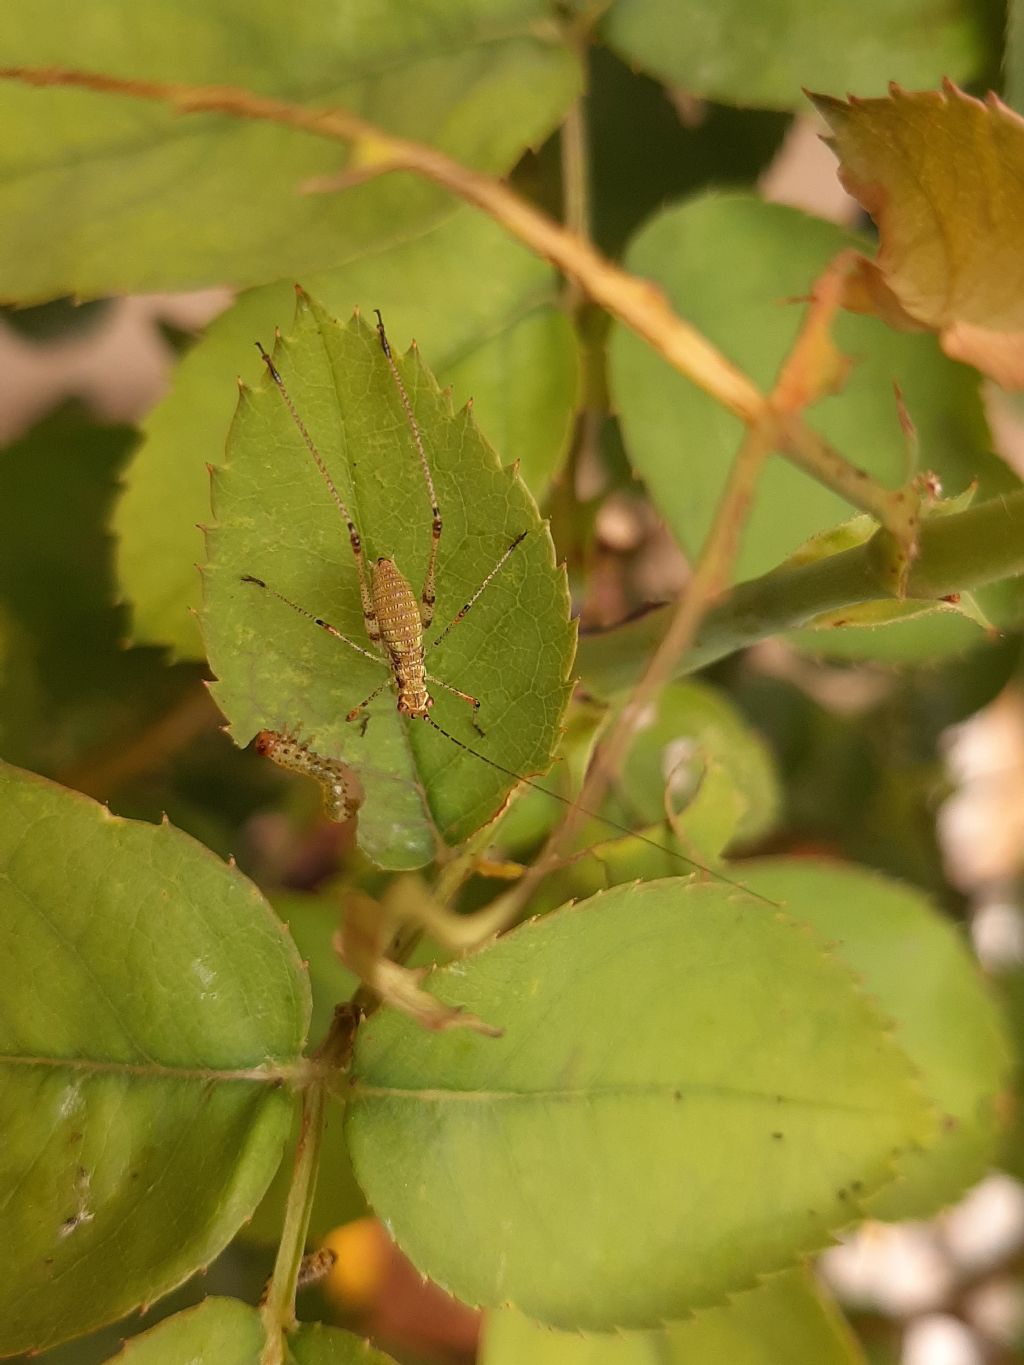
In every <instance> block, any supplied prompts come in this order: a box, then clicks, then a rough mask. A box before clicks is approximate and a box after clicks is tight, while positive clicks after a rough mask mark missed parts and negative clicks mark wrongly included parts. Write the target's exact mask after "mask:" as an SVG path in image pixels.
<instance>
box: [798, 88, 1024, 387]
mask: <svg viewBox="0 0 1024 1365" xmlns="http://www.w3.org/2000/svg"><path fill="white" fill-rule="evenodd" d="M813 98H814V103H815V105H816V106H817V108H818V110H819V111H820V112H821V113H822V114H823V115H824V117H825V119H826V120H827V122H828V124H829V126H830V127H831V129H832V131H833V133H834V135H835V136H834V138H833V139H832V142H833V146H834V149H835V151H836V154H837V155H838V156H839V158H840V179H841V180H842V181H843V184H844V185H845V186H846V188H847V189H848V190H849V191H850V193H851V194H852V195H854V196H856V198H857V199H859V200H860V202H861V203H862V204H863V205H864V207H865V208H866V209H867V211H868V212H869V213H870V214H871V216H872V217H873V218H874V220H875V222H876V224H877V226H878V235H879V242H878V255H877V259H875V260H868V259H862V260H861V261H860V269H859V271H858V272H857V273H856V274H855V275H852V276H850V277H848V279H847V281H846V298H845V303H846V306H847V307H848V308H856V309H857V310H858V311H862V312H873V313H874V312H877V313H878V315H879V316H881V317H883V318H885V319H886V321H888V322H889V323H890V324H891V325H893V326H897V327H907V328H909V329H911V330H917V329H918V328H921V327H925V328H928V329H929V330H932V331H935V332H936V333H937V334H938V336H939V340H940V341H941V343H942V348H943V350H944V351H945V352H946V353H947V355H951V356H953V357H954V359H956V360H963V361H966V362H967V363H968V364H969V365H974V366H976V367H977V368H978V369H980V370H981V371H982V372H983V373H984V374H987V375H988V376H990V378H992V379H995V380H997V381H998V382H999V383H1000V384H1004V385H1005V386H1006V387H1007V388H1012V389H1021V388H1024V270H1022V268H1021V263H1020V250H1019V226H1020V221H1021V215H1022V214H1024V187H1022V173H1024V119H1022V118H1021V117H1020V116H1019V115H1018V114H1015V113H1014V112H1013V110H1011V109H1008V108H1007V107H1006V105H1004V104H1002V103H1001V101H1000V100H999V99H997V97H996V96H995V95H990V96H989V97H988V99H987V101H985V102H982V101H981V100H978V99H974V98H973V97H972V96H969V95H966V94H964V92H963V91H962V90H958V89H957V88H956V86H955V85H953V84H952V83H951V82H950V81H948V80H947V81H945V82H944V83H943V88H942V90H941V91H937V90H919V91H906V90H901V89H900V88H899V87H898V86H897V87H893V88H892V89H891V90H890V92H889V97H888V98H887V99H873V100H865V99H852V98H851V99H850V100H849V101H848V102H847V101H846V100H839V99H834V98H832V96H830V95H815V96H814V97H813Z"/></svg>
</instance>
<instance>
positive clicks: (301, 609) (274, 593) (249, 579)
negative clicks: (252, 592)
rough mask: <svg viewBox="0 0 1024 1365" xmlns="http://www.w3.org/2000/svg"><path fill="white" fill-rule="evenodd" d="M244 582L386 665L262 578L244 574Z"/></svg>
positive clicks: (366, 655) (375, 655)
mask: <svg viewBox="0 0 1024 1365" xmlns="http://www.w3.org/2000/svg"><path fill="white" fill-rule="evenodd" d="M242 582H243V583H253V584H255V586H256V587H257V588H262V589H263V591H264V592H269V593H270V595H271V597H276V598H277V600H278V601H279V602H283V603H284V604H285V606H286V607H291V609H292V611H297V612H298V613H299V615H300V616H304V617H305V618H306V620H307V621H312V622H313V624H314V626H319V627H320V629H321V630H326V632H327V634H328V635H333V636H334V638H335V639H336V640H340V641H341V642H342V644H345V645H348V647H349V649H354V650H355V651H356V653H358V654H362V655H363V656H364V657H365V658H367V659H372V660H373V662H374V663H375V664H383V663H384V660H383V659H382V658H381V657H380V655H379V654H373V653H371V651H370V650H368V649H364V648H363V647H362V645H357V644H356V642H355V640H350V639H349V638H348V636H347V635H342V633H341V631H340V630H338V629H337V628H336V627H335V626H332V625H331V624H330V623H329V622H328V621H325V620H324V619H323V617H321V616H314V615H313V613H312V612H311V611H307V610H306V608H305V607H300V606H299V604H298V602H293V601H292V599H291V598H290V597H285V595H284V593H283V592H278V591H277V589H276V588H271V587H270V586H269V585H268V584H266V583H264V581H263V579H262V578H257V577H256V576H255V575H254V574H251V573H244V574H242Z"/></svg>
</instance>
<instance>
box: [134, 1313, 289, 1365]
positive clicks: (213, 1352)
mask: <svg viewBox="0 0 1024 1365" xmlns="http://www.w3.org/2000/svg"><path fill="white" fill-rule="evenodd" d="M265 1342H266V1336H265V1335H264V1332H263V1324H262V1322H261V1321H260V1315H259V1313H258V1312H257V1310H256V1309H255V1308H251V1307H250V1306H249V1304H247V1303H242V1302H241V1300H239V1299H221V1298H211V1299H204V1300H203V1302H202V1303H201V1304H198V1305H197V1306H196V1307H195V1308H186V1309H185V1310H184V1312H181V1313H175V1315H174V1316H173V1317H171V1318H165V1319H164V1321H163V1322H158V1323H157V1325H156V1326H155V1327H151V1328H150V1329H149V1331H148V1332H143V1333H141V1335H139V1336H137V1337H132V1338H131V1340H130V1341H126V1342H125V1344H124V1347H123V1348H122V1349H121V1350H120V1351H118V1353H117V1355H115V1356H111V1358H110V1361H111V1365H114V1362H115V1361H116V1362H118V1365H120V1362H123V1365H182V1362H184V1361H188V1362H189V1365H259V1358H260V1352H261V1351H262V1349H263V1346H264V1344H265Z"/></svg>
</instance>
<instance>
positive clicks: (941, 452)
mask: <svg viewBox="0 0 1024 1365" xmlns="http://www.w3.org/2000/svg"><path fill="white" fill-rule="evenodd" d="M850 245H863V243H862V241H861V239H859V238H857V237H855V236H853V235H851V234H849V233H847V232H844V231H843V230H842V229H840V228H838V227H835V226H834V225H833V224H830V223H824V222H821V221H819V220H816V219H813V218H810V217H807V216H806V215H804V214H802V213H799V212H797V211H796V210H794V209H789V208H784V207H781V206H780V205H776V204H766V203H763V202H761V201H759V200H756V199H753V198H751V197H748V196H744V195H708V196H704V197H702V198H698V199H693V200H691V201H689V202H688V203H684V204H680V205H677V206H675V207H673V208H670V209H667V210H666V211H665V212H664V213H662V214H660V215H659V216H658V217H657V218H655V219H653V220H652V221H651V222H650V223H649V224H648V226H647V227H646V228H645V229H644V230H643V232H642V233H641V234H640V235H639V236H638V237H637V238H636V239H635V240H634V241H633V243H632V245H631V247H630V249H629V252H628V253H627V264H628V265H629V268H630V269H631V270H633V271H635V272H636V273H638V274H640V275H643V276H646V277H652V278H654V279H656V280H657V281H658V283H659V284H661V285H662V287H664V288H665V290H666V292H667V293H668V295H669V297H670V299H672V301H673V302H674V303H676V304H677V306H678V307H679V308H680V309H682V310H683V312H684V313H685V315H686V317H687V318H688V319H689V320H690V321H692V322H693V323H694V324H695V325H696V326H697V327H699V328H700V329H701V330H702V331H703V332H705V333H706V334H707V335H708V336H710V337H711V339H712V340H713V341H715V343H716V344H717V345H718V346H719V347H721V348H722V350H723V351H724V352H725V353H726V354H727V355H728V356H730V358H732V359H733V360H735V361H737V362H738V363H739V364H740V365H741V366H742V367H743V368H744V370H746V371H747V372H748V373H749V374H750V375H751V376H752V378H753V379H755V380H756V381H757V382H758V383H759V384H760V385H762V386H763V387H764V388H765V389H768V388H770V386H771V384H772V383H773V381H774V378H775V375H776V372H777V370H778V367H779V365H780V364H781V362H782V360H783V358H784V356H785V355H786V353H787V351H788V349H789V347H790V346H791V344H792V342H793V339H794V338H795V336H796V332H797V328H798V326H799V323H800V319H801V316H802V308H801V307H800V306H799V305H796V304H793V303H786V302H785V300H787V299H794V298H796V297H800V296H804V295H806V294H807V291H808V289H809V288H810V286H811V284H812V282H813V280H814V279H815V277H816V276H817V275H818V274H819V272H820V271H821V270H822V269H823V268H824V266H825V265H826V264H827V262H828V261H829V260H830V259H831V258H832V257H834V256H835V255H836V253H837V252H839V251H840V250H842V249H843V248H844V247H848V246H850ZM835 336H836V341H837V344H838V345H839V347H840V349H841V350H842V352H843V353H844V354H845V355H848V356H852V357H854V358H855V359H856V362H857V363H856V365H855V366H854V369H853V371H852V373H851V375H850V377H849V379H848V381H847V383H846V386H845V388H844V389H843V391H842V393H841V394H839V395H837V396H836V397H833V398H829V399H827V400H825V401H823V402H821V403H819V404H817V405H816V406H815V407H814V408H813V409H812V411H811V413H810V421H811V422H812V424H813V425H814V426H815V427H816V428H818V429H820V430H821V432H822V433H823V434H824V435H825V436H826V437H827V438H828V439H829V441H831V442H832V444H834V445H835V446H836V448H837V449H838V450H839V451H840V452H841V453H842V454H843V455H845V456H846V457H847V458H848V459H850V460H852V461H853V462H855V463H856V464H857V465H859V466H861V467H862V468H864V469H865V470H867V471H868V473H870V474H871V475H872V476H873V477H875V478H877V479H879V480H880V481H881V482H883V483H886V484H889V485H890V486H894V487H895V486H899V485H900V484H901V483H902V482H903V481H904V479H905V478H906V474H907V451H906V447H905V444H904V438H903V434H902V431H901V429H900V424H899V421H898V419H897V411H896V404H895V401H894V399H893V389H892V386H893V382H894V381H895V382H897V383H898V384H899V385H900V388H901V390H902V392H903V395H904V398H905V402H906V406H907V410H908V411H909V413H910V415H911V417H912V418H913V420H914V423H915V425H916V427H917V432H918V437H919V441H920V449H921V462H922V464H923V465H924V466H925V467H927V468H929V469H932V470H934V471H935V472H936V473H937V475H938V476H939V479H940V480H941V482H942V484H943V486H945V487H948V488H950V489H961V488H964V487H966V486H967V485H968V484H970V483H971V481H972V480H973V479H974V478H978V480H979V494H978V499H977V501H979V502H980V501H983V500H984V499H986V498H991V497H993V496H996V495H998V494H1000V493H1002V492H1005V491H1006V490H1007V489H1009V488H1011V487H1014V486H1016V480H1015V479H1014V477H1013V476H1012V475H1011V474H1010V473H1009V471H1008V470H1007V468H1006V466H1005V465H1004V464H1002V462H1001V461H999V460H997V459H996V458H995V457H994V456H993V455H992V454H991V451H990V447H991V437H990V435H989V432H988V429H987V426H986V423H985V418H984V415H983V412H982V408H981V401H980V397H979V389H978V382H977V378H976V376H975V375H973V374H972V373H971V372H970V371H968V370H966V369H964V368H963V367H962V366H958V365H955V364H953V363H952V362H950V361H949V360H947V359H946V358H945V357H944V356H942V355H941V353H940V352H939V350H938V348H937V347H936V345H935V343H934V341H933V340H931V339H930V338H927V337H922V336H910V335H907V334H901V333H896V332H892V331H890V330H889V329H888V328H886V327H884V326H883V325H882V324H881V323H880V322H878V321H877V320H876V319H873V318H866V317H854V316H852V315H844V316H842V317H840V318H839V319H838V321H837V323H836V326H835ZM610 364H611V381H612V387H613V391H614V398H615V405H616V407H617V409H618V410H619V412H620V414H621V419H622V427H623V432H624V437H625V441H626V446H627V449H628V453H629V458H630V461H631V463H632V464H633V465H634V467H635V468H636V471H637V473H639V474H640V475H641V477H642V478H643V479H644V480H645V482H646V483H647V486H648V488H649V490H650V493H651V496H652V497H653V498H654V500H655V502H656V504H657V506H658V508H659V510H660V511H661V513H662V515H663V516H664V517H665V518H666V520H667V521H668V523H669V526H670V527H671V529H672V531H673V532H674V534H675V535H676V537H677V538H678V540H679V541H680V543H681V544H682V546H683V547H684V549H685V550H686V551H687V552H688V553H690V554H693V553H695V552H696V551H697V549H698V548H699V546H700V544H701V542H702V540H703V538H704V536H705V535H706V534H707V531H708V529H709V527H710V525H711V520H712V517H713V515H714V510H715V508H716V506H717V503H718V499H719V497H720V494H721V492H722V489H723V486H724V483H725V478H726V473H727V470H728V469H729V467H730V465H731V463H732V461H733V459H734V458H735V455H736V451H737V450H738V448H739V444H740V441H741V439H742V432H743V429H742V424H741V423H740V421H739V419H738V418H735V417H732V416H731V415H730V414H728V413H726V412H724V411H723V410H722V409H721V407H720V406H719V405H718V404H717V403H715V402H714V401H713V400H712V399H710V398H709V397H708V396H707V395H706V394H705V393H703V392H702V391H701V390H699V389H698V388H696V387H695V386H694V385H692V384H691V383H690V382H689V381H688V380H686V379H684V378H683V377H682V376H681V375H679V374H677V373H675V372H674V371H672V370H670V368H669V367H668V366H667V365H666V364H665V363H664V362H663V361H662V360H660V359H659V358H658V357H657V356H655V355H654V353H653V352H652V351H651V350H650V348H649V347H647V346H646V345H644V343H643V342H641V341H640V340H639V339H638V338H637V337H635V336H633V335H632V334H631V333H629V332H628V331H627V330H626V329H625V328H623V327H617V328H616V329H615V332H614V334H613V337H612V342H611V348H610ZM780 509H784V512H783V513H782V514H780ZM849 513H850V508H849V506H848V504H847V503H845V502H844V501H843V500H842V499H841V498H840V497H839V496H838V495H837V494H835V493H833V492H830V491H829V490H828V489H826V488H825V487H824V486H823V485H821V484H819V483H817V482H816V481H815V480H813V479H811V478H810V477H809V476H808V475H806V474H805V473H803V472H801V471H799V470H797V469H796V468H795V467H794V466H792V465H791V464H789V463H788V462H787V461H785V460H782V459H779V458H776V459H773V460H771V461H769V463H768V464H767V465H766V467H765V469H764V470H763V472H762V474H761V477H760V479H759V482H758V487H757V493H756V497H755V501H754V505H753V507H752V510H751V513H750V516H749V518H748V519H747V521H746V523H745V525H744V532H743V538H742V545H741V550H740V554H739V558H738V562H737V565H736V578H737V579H738V580H741V579H746V578H751V577H754V576H755V575H757V574H761V573H764V572H766V571H767V570H769V569H771V568H774V567H775V566H776V565H777V564H778V563H779V561H780V560H783V559H785V558H787V557H788V556H789V555H790V554H791V553H792V552H793V551H794V550H795V549H796V548H797V547H798V546H799V545H801V544H802V543H803V542H804V541H805V540H807V539H808V538H809V537H810V536H812V535H815V534H817V533H818V532H819V531H820V530H821V528H822V527H823V526H833V525H835V524H837V523H839V522H842V521H845V520H846V519H847V518H848V517H849ZM983 596H985V597H986V607H987V605H988V603H987V594H983ZM997 619H998V618H997ZM965 624H968V623H965V622H963V621H961V620H958V619H956V618H953V617H950V618H949V619H948V620H946V619H941V620H936V621H929V623H928V625H929V629H930V631H931V633H932V634H934V633H935V632H936V631H937V630H938V631H940V632H941V631H946V632H947V633H948V634H949V636H950V640H951V642H952V644H951V648H953V649H954V650H955V649H960V648H962V647H963V644H964V629H963V628H964V626H965ZM878 634H879V632H870V631H865V632H862V633H860V634H859V635H858V636H857V637H856V639H857V642H858V644H857V645H854V646H853V647H854V648H857V647H858V645H859V652H860V653H861V654H862V655H863V656H865V657H872V650H873V648H875V646H876V641H877V637H878ZM969 634H970V638H971V642H972V643H973V641H974V640H976V638H977V636H976V628H974V627H969ZM818 643H819V647H821V642H820V641H819V642H818ZM883 647H885V648H897V649H898V647H899V646H898V641H897V643H896V645H895V646H894V645H893V644H892V642H891V641H890V640H886V642H885V645H884V646H883ZM933 652H934V648H933Z"/></svg>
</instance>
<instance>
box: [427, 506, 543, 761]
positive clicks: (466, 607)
mask: <svg viewBox="0 0 1024 1365" xmlns="http://www.w3.org/2000/svg"><path fill="white" fill-rule="evenodd" d="M526 536H527V532H526V531H520V532H519V534H518V535H517V536H516V538H515V539H514V540H513V541H512V543H511V544H510V545H509V547H508V548H507V549H506V550H505V552H504V554H503V555H502V556H501V558H500V559H499V560H498V562H497V564H495V566H494V568H493V569H492V570H491V571H490V573H489V574H488V575H487V577H486V578H485V579H484V580H483V582H482V583H481V584H480V586H479V587H478V588H477V590H476V592H475V593H474V594H473V596H472V597H471V598H470V599H469V601H468V602H464V603H463V605H462V606H461V607H460V608H459V610H458V611H457V612H456V613H455V615H454V616H453V617H452V619H451V620H450V621H449V622H448V624H447V625H446V626H445V628H444V630H442V632H441V634H440V635H438V636H437V638H436V639H434V640H432V641H431V644H430V648H431V649H432V650H433V649H436V648H437V646H438V645H439V644H440V643H441V641H442V640H444V639H445V638H446V637H447V636H448V635H450V634H451V632H452V631H453V630H454V629H455V627H456V626H457V625H459V624H461V622H463V621H464V620H465V619H466V617H467V616H468V615H469V613H470V612H471V611H472V609H473V607H474V606H475V605H476V603H477V601H478V600H479V598H480V596H481V594H482V593H483V592H484V591H485V590H486V588H487V586H488V584H489V583H490V582H491V580H492V579H493V578H494V577H495V575H496V574H498V573H499V572H500V571H501V569H502V568H503V567H504V565H505V564H506V562H507V561H508V560H509V558H510V557H511V555H512V553H513V551H515V550H516V549H517V548H518V547H519V546H520V545H521V544H522V543H523V541H524V540H525V539H526ZM425 676H426V679H427V681H428V682H432V683H434V684H436V685H437V686H438V687H443V688H444V690H445V691H446V692H451V693H452V695H453V696H456V697H458V698H459V699H460V700H461V701H464V702H465V703H466V705H467V706H471V707H472V708H473V717H472V719H473V729H474V730H475V731H476V732H477V734H478V735H479V736H480V737H481V739H482V738H483V736H484V729H483V727H482V726H481V724H480V699H479V698H478V697H474V696H473V695H472V694H471V693H469V692H463V691H462V689H461V688H458V687H453V686H452V684H451V683H447V682H445V681H444V679H443V678H439V677H437V675H436V674H434V673H427V674H425Z"/></svg>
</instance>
